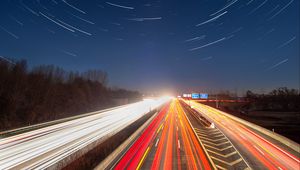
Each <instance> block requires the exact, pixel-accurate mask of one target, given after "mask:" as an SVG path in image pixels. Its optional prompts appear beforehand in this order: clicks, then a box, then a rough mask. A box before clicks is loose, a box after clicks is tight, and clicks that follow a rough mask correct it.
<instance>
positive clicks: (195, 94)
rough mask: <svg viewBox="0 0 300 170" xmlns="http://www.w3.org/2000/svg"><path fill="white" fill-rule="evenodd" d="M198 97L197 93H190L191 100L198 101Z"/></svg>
mask: <svg viewBox="0 0 300 170" xmlns="http://www.w3.org/2000/svg"><path fill="white" fill-rule="evenodd" d="M199 98H200V95H199V94H198V93H192V99H199Z"/></svg>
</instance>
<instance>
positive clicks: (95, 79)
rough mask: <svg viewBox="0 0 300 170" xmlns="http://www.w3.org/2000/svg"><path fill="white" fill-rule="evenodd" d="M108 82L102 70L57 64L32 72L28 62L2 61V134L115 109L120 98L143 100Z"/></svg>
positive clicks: (135, 94) (0, 63) (0, 121)
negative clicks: (110, 108) (110, 85)
mask: <svg viewBox="0 0 300 170" xmlns="http://www.w3.org/2000/svg"><path fill="white" fill-rule="evenodd" d="M107 83H108V75H107V73H106V72H104V71H102V70H97V69H95V70H88V71H85V72H77V71H75V72H74V71H66V70H64V69H62V68H60V67H56V66H54V65H41V66H37V67H34V68H32V69H28V67H27V62H26V61H25V60H22V61H17V62H7V61H6V60H1V58H0V131H3V130H8V129H13V128H17V127H22V126H26V125H32V124H37V123H41V122H47V121H51V120H56V119H60V118H65V117H69V116H74V115H78V114H81V113H86V112H90V111H95V110H100V109H105V108H108V107H113V106H116V105H117V103H116V102H114V101H115V99H116V98H127V99H128V101H129V102H135V101H138V100H140V99H141V94H140V93H139V92H136V91H129V90H125V89H116V88H115V89H113V88H109V87H107Z"/></svg>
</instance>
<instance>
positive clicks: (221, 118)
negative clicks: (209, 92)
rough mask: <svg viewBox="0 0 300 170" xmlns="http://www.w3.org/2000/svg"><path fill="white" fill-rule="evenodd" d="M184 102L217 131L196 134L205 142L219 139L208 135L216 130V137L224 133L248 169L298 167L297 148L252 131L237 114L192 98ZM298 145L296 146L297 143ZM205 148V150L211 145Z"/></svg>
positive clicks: (200, 131)
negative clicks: (209, 122) (233, 114)
mask: <svg viewBox="0 0 300 170" xmlns="http://www.w3.org/2000/svg"><path fill="white" fill-rule="evenodd" d="M183 101H184V102H185V103H186V104H188V105H190V106H191V107H192V108H193V109H195V110H196V111H197V112H198V114H201V115H202V116H203V117H205V118H206V119H207V120H209V121H211V122H212V123H214V124H215V126H216V130H214V131H212V130H210V131H208V130H207V128H196V130H197V133H198V134H199V135H198V138H199V139H200V140H202V141H203V142H204V143H205V141H208V140H209V141H217V140H218V138H217V139H215V140H211V138H209V137H211V136H213V135H214V134H213V133H217V134H218V132H216V131H218V130H219V132H220V133H219V135H220V137H219V139H220V140H221V138H222V134H223V135H225V136H226V138H227V139H229V140H230V141H231V142H232V144H233V145H234V146H235V148H236V149H237V150H236V151H237V152H238V153H239V154H240V155H241V156H242V159H243V160H246V162H247V164H248V165H249V168H252V169H279V170H283V169H294V170H297V169H298V170H299V169H300V160H299V149H298V151H297V150H293V149H291V148H289V147H287V146H285V145H283V144H282V143H281V142H280V141H277V140H275V139H273V138H272V137H269V136H266V135H265V134H263V133H260V132H259V131H258V130H254V128H253V127H250V126H251V124H250V125H249V126H248V125H246V124H245V123H243V122H244V121H239V120H238V119H237V118H236V117H234V116H232V115H228V114H227V113H225V112H222V111H220V110H217V109H214V108H212V107H210V106H206V105H204V104H200V103H198V102H195V101H188V100H183ZM223 139H225V138H223ZM210 143H211V142H210ZM224 143H226V142H224ZM205 146H207V145H205ZM297 146H298V148H299V145H297ZM205 148H206V149H208V148H211V147H210V146H209V147H205ZM224 149H226V148H224ZM236 151H235V152H236ZM209 153H210V152H209ZM209 155H210V157H211V158H213V159H214V157H213V156H212V155H213V154H211V153H210V154H209ZM219 169H221V168H219Z"/></svg>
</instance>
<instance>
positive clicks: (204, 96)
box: [200, 93, 208, 99]
mask: <svg viewBox="0 0 300 170" xmlns="http://www.w3.org/2000/svg"><path fill="white" fill-rule="evenodd" d="M200 99H208V94H206V93H200Z"/></svg>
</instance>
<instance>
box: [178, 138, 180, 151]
mask: <svg viewBox="0 0 300 170" xmlns="http://www.w3.org/2000/svg"><path fill="white" fill-rule="evenodd" d="M178 149H180V141H179V139H178Z"/></svg>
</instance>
